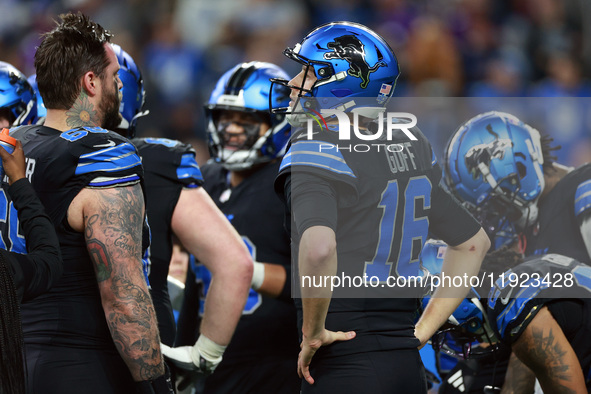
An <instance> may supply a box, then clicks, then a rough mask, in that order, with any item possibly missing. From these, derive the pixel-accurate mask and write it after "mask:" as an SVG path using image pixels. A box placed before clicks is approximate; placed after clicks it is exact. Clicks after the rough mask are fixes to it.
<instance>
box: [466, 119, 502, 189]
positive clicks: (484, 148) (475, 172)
mask: <svg viewBox="0 0 591 394" xmlns="http://www.w3.org/2000/svg"><path fill="white" fill-rule="evenodd" d="M489 128H490V125H487V130H488V129H489ZM491 130H492V129H491ZM512 146H513V143H512V142H511V140H508V139H498V138H497V139H496V140H494V141H493V142H490V143H486V144H480V145H476V146H474V147H472V148H470V150H468V153H466V156H464V160H466V167H467V168H468V170H469V171H470V173H471V174H472V177H473V178H474V179H477V178H478V177H479V176H480V174H481V170H480V169H479V168H478V167H479V165H480V163H483V164H484V165H485V166H487V167H488V166H490V162H491V161H492V160H493V159H501V160H502V159H503V158H504V157H505V151H506V150H507V149H509V148H511V147H512Z"/></svg>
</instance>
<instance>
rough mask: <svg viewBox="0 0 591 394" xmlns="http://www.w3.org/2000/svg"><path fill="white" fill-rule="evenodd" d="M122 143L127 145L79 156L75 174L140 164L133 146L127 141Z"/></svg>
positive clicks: (120, 168) (121, 168)
mask: <svg viewBox="0 0 591 394" xmlns="http://www.w3.org/2000/svg"><path fill="white" fill-rule="evenodd" d="M123 145H128V146H127V147H125V146H121V149H115V148H110V149H105V150H102V151H97V152H93V153H89V154H86V155H83V156H80V160H79V161H78V166H77V167H76V175H81V174H87V173H89V172H94V171H107V172H110V171H121V170H125V169H128V168H132V167H135V166H140V165H141V160H140V158H139V156H138V155H137V154H136V151H135V148H133V146H132V145H131V144H128V143H126V144H123ZM116 148H119V147H116ZM129 148H131V149H129ZM107 151H108V152H107Z"/></svg>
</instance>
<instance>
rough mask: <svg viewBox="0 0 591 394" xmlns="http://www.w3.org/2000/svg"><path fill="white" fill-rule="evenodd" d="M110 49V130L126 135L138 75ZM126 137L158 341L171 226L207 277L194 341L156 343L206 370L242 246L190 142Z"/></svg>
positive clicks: (220, 340) (239, 268)
mask: <svg viewBox="0 0 591 394" xmlns="http://www.w3.org/2000/svg"><path fill="white" fill-rule="evenodd" d="M113 49H114V51H115V54H116V56H117V59H118V61H119V66H120V69H119V78H120V79H121V82H122V84H123V87H122V89H121V93H122V104H121V107H120V113H121V118H122V119H121V122H120V123H119V125H118V127H117V130H118V132H119V133H121V134H123V135H125V136H127V137H129V138H133V137H134V135H135V130H136V125H137V120H138V118H139V117H141V116H143V115H145V114H146V112H144V111H142V106H143V104H144V101H145V91H144V85H143V79H142V76H141V72H140V70H139V68H138V67H137V65H136V63H135V62H134V61H133V59H132V58H131V56H129V54H127V53H126V52H125V51H123V50H122V49H121V47H119V46H118V45H113ZM131 142H132V143H133V144H134V145H135V146H136V147H137V149H138V152H139V155H140V157H141V159H142V164H143V166H144V173H145V179H146V206H147V212H148V214H147V217H148V222H149V224H150V230H151V235H152V243H151V246H150V249H149V252H150V253H149V254H150V255H149V260H150V263H151V264H150V268H149V275H148V278H149V282H150V285H151V294H152V298H153V300H154V307H155V308H156V314H157V316H158V325H159V328H160V337H161V340H162V343H163V344H165V345H168V346H173V344H174V338H175V332H176V329H175V321H174V315H173V311H172V305H171V301H170V297H169V295H168V284H167V276H168V268H169V263H170V258H171V255H172V235H173V234H174V235H175V236H176V237H177V238H178V239H179V241H180V242H181V243H182V244H183V246H184V247H185V248H187V250H188V251H190V252H191V253H192V254H194V255H195V256H197V257H198V258H199V259H200V261H202V262H203V264H205V265H206V266H207V267H208V268H209V269H210V270H211V272H212V276H213V278H215V281H214V282H213V284H212V286H211V288H210V292H209V294H208V297H207V300H206V302H205V308H204V309H205V312H204V317H203V320H202V322H201V335H200V336H199V338H198V339H197V342H196V343H195V346H192V347H189V346H187V347H185V348H169V347H168V346H163V353H164V354H165V355H166V356H170V357H172V358H175V357H176V358H180V359H181V360H183V361H187V362H188V363H189V365H190V366H192V369H197V368H202V369H204V370H203V371H202V372H211V371H212V370H213V369H215V367H216V366H217V365H218V364H219V362H220V361H221V360H222V355H223V353H224V350H225V348H226V345H227V344H228V342H229V341H230V338H231V337H232V334H233V332H234V328H235V327H236V324H237V323H238V320H239V318H240V315H241V311H242V308H243V307H244V304H245V302H246V297H247V294H248V289H249V287H250V283H251V278H252V260H251V258H250V254H249V252H248V250H247V248H246V246H245V245H244V243H243V242H242V240H241V239H240V236H239V235H238V234H237V233H236V231H235V230H234V229H233V228H232V226H231V225H230V223H228V221H227V220H226V218H225V217H224V216H223V214H222V213H221V212H220V211H219V210H218V209H217V207H216V206H215V204H214V203H213V201H212V200H211V198H210V197H209V195H208V194H207V193H206V191H205V190H204V188H202V187H201V185H202V183H203V177H202V175H201V171H200V169H199V166H198V165H197V162H196V161H195V151H194V150H193V148H191V146H190V145H187V144H184V143H182V142H180V141H173V140H168V139H163V138H133V139H132V140H131ZM193 360H194V361H193Z"/></svg>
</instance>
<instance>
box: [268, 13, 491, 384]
mask: <svg viewBox="0 0 591 394" xmlns="http://www.w3.org/2000/svg"><path fill="white" fill-rule="evenodd" d="M284 53H285V54H286V56H288V57H289V58H290V59H292V60H294V61H297V62H298V63H300V64H301V65H302V71H301V72H300V73H299V74H298V75H297V76H295V77H294V78H293V79H292V80H291V81H289V82H288V81H278V82H280V83H283V84H286V85H287V86H288V87H290V88H291V92H292V93H291V94H290V96H291V100H292V101H291V103H290V109H289V110H288V117H289V118H290V122H291V121H292V122H294V124H298V123H299V120H300V118H301V114H302V113H304V115H305V112H306V110H307V109H315V108H314V106H315V104H319V105H320V106H321V107H322V105H323V104H324V103H328V104H329V105H330V108H332V109H333V110H335V109H336V110H339V111H341V112H344V113H345V114H346V116H347V117H349V116H350V117H351V118H350V119H351V120H353V118H354V117H357V115H359V117H361V118H364V117H365V118H366V119H365V120H363V119H362V121H360V123H363V122H366V127H365V128H364V130H365V132H369V128H371V127H372V125H371V123H372V122H375V117H376V115H378V114H379V113H380V112H383V111H384V108H383V106H384V105H385V104H386V103H387V101H388V99H389V98H390V97H391V96H392V94H393V91H394V86H395V83H396V79H397V77H398V74H399V69H398V63H397V60H396V57H395V55H394V53H393V51H392V49H391V48H390V46H389V45H388V44H387V43H386V42H385V41H384V39H383V38H381V37H380V36H379V35H377V34H376V33H375V32H373V31H372V30H370V29H368V28H367V27H365V26H362V25H359V24H356V23H351V22H333V23H329V24H326V25H322V26H320V27H318V28H316V29H315V30H313V31H312V32H311V33H309V34H308V35H307V36H306V37H305V38H304V39H303V40H302V41H301V42H300V43H299V44H297V45H296V46H295V47H294V48H288V49H286V50H285V52H284ZM362 98H366V100H373V104H371V105H368V104H363V100H362ZM314 99H316V100H317V101H316V102H314V101H313V100H314ZM366 102H367V101H366ZM322 108H326V107H322ZM330 108H329V109H330ZM316 109H318V108H316ZM328 123H329V124H330V125H329V126H328V127H326V126H327V125H325V126H324V127H322V128H320V127H315V126H314V125H313V124H312V125H313V127H314V129H313V130H312V133H309V134H312V138H311V139H309V138H307V134H308V133H307V132H306V131H307V130H305V129H304V128H300V129H296V130H294V131H293V133H292V137H291V140H290V147H289V150H288V152H287V153H286V155H285V157H284V159H283V161H282V165H281V167H280V172H279V175H278V178H277V180H276V189H277V190H278V191H279V193H280V194H281V195H282V196H283V197H284V198H285V200H286V201H287V204H288V207H289V209H290V210H291V228H292V244H293V246H292V251H293V253H294V257H293V259H292V260H293V261H294V262H297V269H298V271H297V274H296V275H295V279H296V280H297V282H296V283H297V289H300V290H301V300H300V299H298V300H297V301H298V304H299V305H298V309H299V311H298V312H299V319H300V329H301V334H302V343H301V348H302V349H301V352H300V356H299V359H298V373H299V374H300V376H302V377H303V378H304V379H305V382H303V383H302V392H303V393H333V392H339V393H358V392H396V391H399V392H413V393H421V392H426V390H427V384H426V380H425V373H424V369H423V366H422V363H421V360H420V357H419V352H418V347H420V346H422V345H423V344H424V343H425V342H426V341H427V339H428V338H430V337H431V335H432V334H433V333H434V332H435V330H437V329H438V328H439V326H440V325H441V324H442V323H443V322H444V321H445V320H446V319H447V316H449V314H451V312H453V310H455V308H456V307H457V305H458V304H459V303H460V301H461V300H462V299H463V298H464V296H465V294H466V292H467V291H468V288H467V287H461V288H454V289H451V288H444V289H443V288H442V289H440V290H441V291H440V292H439V293H438V295H442V296H443V297H438V298H437V299H435V300H434V303H431V305H430V307H429V308H427V310H425V312H424V314H423V315H422V316H421V319H420V320H419V321H418V322H417V324H416V326H415V324H414V322H415V315H416V313H417V306H418V300H417V298H418V296H417V295H416V294H415V293H412V292H406V293H405V292H395V294H394V296H393V294H392V293H388V292H386V293H382V292H380V290H379V288H380V286H379V283H378V288H377V289H373V288H369V287H367V286H366V287H363V286H361V287H358V288H354V289H352V288H339V289H338V293H337V291H335V293H334V294H333V292H332V291H331V289H329V288H326V287H323V286H320V288H316V287H314V286H310V285H308V286H304V284H305V282H303V281H302V280H301V279H300V278H304V277H305V276H308V277H320V278H323V277H331V276H334V275H337V276H339V277H340V276H344V275H347V276H351V277H353V276H355V277H358V278H363V277H364V275H367V276H371V277H376V278H377V279H378V280H379V281H380V283H381V284H385V282H386V281H387V280H389V278H390V277H392V278H395V279H396V278H400V277H404V278H407V277H410V276H416V275H418V257H419V253H420V250H421V248H422V244H423V243H424V242H425V241H426V239H427V234H428V233H429V232H433V233H436V234H440V236H442V237H444V238H445V239H446V240H448V241H449V242H450V243H451V244H452V245H454V246H453V248H450V249H449V251H448V253H447V255H446V259H447V261H446V263H447V264H446V270H449V272H450V274H451V275H464V274H468V275H471V274H472V273H475V272H477V271H478V268H479V266H480V262H481V259H482V257H483V256H484V254H485V252H486V250H487V249H488V247H489V245H490V242H489V240H488V237H487V236H486V234H485V233H484V230H482V228H481V227H480V225H479V224H478V223H477V222H476V221H475V220H474V218H473V217H472V216H471V215H470V214H469V213H468V212H467V211H466V210H465V209H463V208H462V207H461V205H460V204H459V203H458V202H457V201H456V200H455V199H453V198H452V197H451V196H450V195H449V194H448V193H447V192H446V191H444V190H443V189H442V188H441V187H440V185H439V181H440V179H441V171H440V169H439V166H438V164H437V161H436V159H435V157H434V154H433V151H432V149H431V146H430V144H429V142H428V141H427V140H426V138H425V137H424V136H423V135H422V133H421V132H420V131H419V130H418V129H416V128H413V129H412V134H413V135H414V136H415V139H414V140H409V139H408V138H407V136H405V135H399V134H397V135H395V136H392V141H389V143H390V144H395V145H396V146H401V147H403V150H404V152H402V153H403V154H404V155H405V159H404V160H405V162H404V163H405V164H401V165H398V166H397V165H395V163H397V162H398V163H399V164H400V162H399V161H400V159H401V157H400V156H399V153H400V152H399V151H398V150H397V152H392V151H390V150H387V149H382V150H381V151H379V150H374V151H372V152H364V153H361V154H359V153H356V152H354V151H352V150H351V149H349V150H340V149H339V148H338V144H339V139H338V135H337V133H336V132H335V131H332V130H333V129H334V126H335V124H334V123H333V121H332V120H330V119H329V120H328ZM374 126H375V125H374ZM378 127H379V126H378ZM362 128H363V127H362ZM400 134H401V133H400ZM362 137H364V136H363V135H362V136H361V137H359V136H358V135H357V134H356V135H355V136H354V137H353V136H351V140H350V141H347V143H350V144H355V143H363V142H364V140H363V139H362ZM452 261H453V264H451V262H452ZM384 286H385V285H384ZM313 287H314V288H313ZM382 288H383V286H382ZM297 289H296V290H297ZM348 292H349V293H348ZM444 294H445V295H444ZM388 296H389V297H390V298H384V297H388ZM371 297H373V298H371ZM402 297H406V298H402Z"/></svg>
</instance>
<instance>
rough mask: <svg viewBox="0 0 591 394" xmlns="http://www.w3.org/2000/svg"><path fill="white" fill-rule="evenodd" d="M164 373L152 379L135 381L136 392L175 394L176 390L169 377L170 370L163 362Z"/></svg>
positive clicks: (139, 393) (143, 393) (140, 393)
mask: <svg viewBox="0 0 591 394" xmlns="http://www.w3.org/2000/svg"><path fill="white" fill-rule="evenodd" d="M164 369H165V371H164V375H161V376H159V377H157V378H156V379H152V380H143V381H141V382H136V384H135V392H136V394H175V393H176V391H175V389H174V386H173V384H172V379H171V378H170V370H169V369H168V366H167V365H166V363H164Z"/></svg>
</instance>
